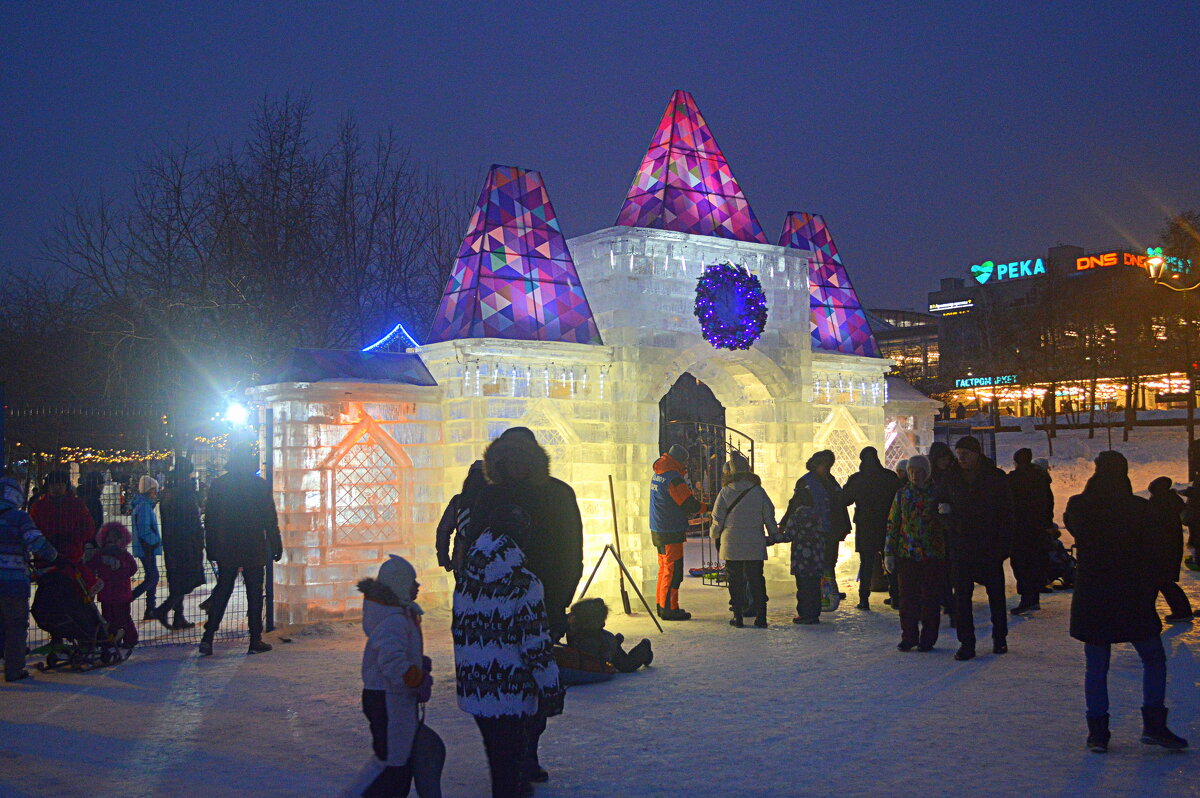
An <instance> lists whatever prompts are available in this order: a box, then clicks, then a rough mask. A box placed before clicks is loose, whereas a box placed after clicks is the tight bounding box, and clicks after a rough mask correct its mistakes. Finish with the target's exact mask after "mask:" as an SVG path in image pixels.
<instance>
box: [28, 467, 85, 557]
mask: <svg viewBox="0 0 1200 798" xmlns="http://www.w3.org/2000/svg"><path fill="white" fill-rule="evenodd" d="M69 483H70V478H69V477H68V475H67V472H66V471H51V472H50V474H49V475H48V476H47V477H46V492H45V493H43V494H42V495H41V497H40V498H39V499H38V500H37V501H36V502H34V503H33V506H32V507H30V508H29V516H30V517H31V518H32V519H33V523H34V524H35V525H36V526H37V528H38V529H40V530H41V531H42V534H43V535H44V536H45V537H46V540H48V541H50V544H51V545H52V546H54V548H55V550H56V551H58V553H59V554H60V555H62V556H63V557H66V558H67V561H68V562H71V563H72V564H75V565H78V564H79V563H81V562H83V547H84V544H86V543H87V542H88V541H89V540H91V539H92V536H93V535H95V534H96V520H95V519H94V518H92V514H91V512H89V511H88V508H87V502H85V501H84V500H83V499H81V498H79V497H78V496H74V495H72V494H71V492H70V484H69Z"/></svg>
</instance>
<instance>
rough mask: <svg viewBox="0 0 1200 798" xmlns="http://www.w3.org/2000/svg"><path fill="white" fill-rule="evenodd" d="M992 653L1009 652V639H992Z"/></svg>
mask: <svg viewBox="0 0 1200 798" xmlns="http://www.w3.org/2000/svg"><path fill="white" fill-rule="evenodd" d="M992 653H993V654H1007V653H1008V641H1007V640H993V641H992Z"/></svg>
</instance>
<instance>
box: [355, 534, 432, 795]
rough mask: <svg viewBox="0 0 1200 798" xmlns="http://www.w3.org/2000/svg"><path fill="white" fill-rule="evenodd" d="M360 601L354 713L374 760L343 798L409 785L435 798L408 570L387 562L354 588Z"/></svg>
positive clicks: (426, 664) (423, 666) (423, 663)
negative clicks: (362, 641)
mask: <svg viewBox="0 0 1200 798" xmlns="http://www.w3.org/2000/svg"><path fill="white" fill-rule="evenodd" d="M358 589H359V591H360V592H362V594H363V620H362V624H363V631H364V632H366V635H367V644H366V646H365V647H364V648H363V659H362V679H363V692H362V707H363V714H364V715H366V716H367V723H368V724H369V725H370V728H371V748H372V750H373V751H374V754H375V755H374V756H373V757H372V758H371V761H370V762H368V763H367V766H366V767H365V768H363V770H362V771H361V772H360V773H359V776H358V779H357V780H356V781H355V786H354V788H353V789H352V791H351V792H350V794H351V795H362V796H397V795H398V796H404V795H408V791H409V785H410V784H411V783H412V782H413V781H416V785H417V795H418V796H420V798H435V797H439V796H441V794H442V793H441V779H442V766H443V764H445V761H446V747H445V745H443V744H442V740H441V738H440V737H438V735H437V734H436V733H435V732H434V731H433V730H432V729H430V728H429V727H428V726H426V725H425V722H424V717H423V716H424V712H423V710H422V707H421V705H422V704H424V703H425V702H427V701H428V700H429V696H430V691H431V689H432V687H433V677H432V676H431V675H430V671H431V670H432V663H431V662H430V660H429V658H428V657H426V656H425V655H424V652H423V642H422V639H421V614H422V610H421V608H420V606H418V605H417V603H416V598H417V592H418V591H419V589H420V584H419V583H418V582H417V573H416V571H415V570H414V569H413V567H412V565H410V564H409V563H408V561H407V560H405V559H404V558H403V557H397V556H396V555H394V554H393V555H389V557H388V559H387V561H386V562H385V563H383V565H381V566H379V574H378V576H377V577H376V578H375V579H363V580H362V581H360V582H359V583H358Z"/></svg>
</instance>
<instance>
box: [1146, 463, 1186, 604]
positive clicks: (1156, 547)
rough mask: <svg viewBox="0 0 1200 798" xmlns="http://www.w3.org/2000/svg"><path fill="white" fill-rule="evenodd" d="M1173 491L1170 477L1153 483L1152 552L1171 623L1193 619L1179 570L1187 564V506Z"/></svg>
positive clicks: (1160, 590) (1159, 585)
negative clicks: (1185, 562) (1185, 546)
mask: <svg viewBox="0 0 1200 798" xmlns="http://www.w3.org/2000/svg"><path fill="white" fill-rule="evenodd" d="M1171 488H1172V482H1171V478H1170V477H1159V478H1158V479H1156V480H1154V481H1153V482H1151V483H1150V535H1151V541H1152V542H1151V549H1152V552H1153V554H1154V558H1155V561H1156V567H1155V573H1156V574H1157V576H1156V581H1157V583H1158V590H1159V592H1160V593H1162V594H1163V598H1165V599H1166V600H1167V606H1169V607H1170V608H1171V614H1170V615H1168V616H1167V621H1168V622H1169V623H1179V622H1181V621H1190V620H1191V619H1192V603H1191V602H1190V601H1188V597H1187V594H1186V593H1184V592H1183V588H1181V587H1179V567H1180V563H1181V562H1182V561H1183V520H1182V517H1183V510H1184V507H1185V506H1186V504H1185V503H1184V501H1183V499H1182V498H1180V496H1179V494H1178V493H1176V492H1175V491H1174V490H1172V489H1171Z"/></svg>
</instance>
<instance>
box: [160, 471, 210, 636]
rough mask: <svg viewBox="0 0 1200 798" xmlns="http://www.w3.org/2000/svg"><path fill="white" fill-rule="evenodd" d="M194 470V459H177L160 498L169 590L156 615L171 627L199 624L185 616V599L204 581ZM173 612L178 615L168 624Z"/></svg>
mask: <svg viewBox="0 0 1200 798" xmlns="http://www.w3.org/2000/svg"><path fill="white" fill-rule="evenodd" d="M195 470H196V469H195V467H194V466H193V465H192V461H191V460H188V459H186V458H183V457H181V458H179V459H178V460H177V461H175V468H174V469H173V470H172V471H171V473H170V475H168V477H167V489H166V490H164V491H163V492H162V496H161V497H160V498H159V501H158V515H159V520H160V523H161V526H162V533H161V534H162V543H163V559H164V560H165V561H166V568H167V587H168V590H169V592H168V594H167V600H166V601H165V602H163V603H162V604H160V605H159V606H158V608H157V609H156V610H155V611H154V617H155V618H157V619H158V622H159V623H161V624H162V625H163V626H165V627H167V628H168V629H191V628H192V627H193V626H195V625H196V624H194V623H192V622H191V621H189V620H188V619H187V618H185V617H184V614H183V600H184V599H185V598H187V595H188V594H189V593H191V592H192V591H193V590H195V589H196V588H198V587H200V586H201V585H203V584H204V525H203V524H201V523H200V497H199V496H198V495H197V493H196V482H195V479H194V478H193V472H194V471H195ZM171 613H174V615H175V618H174V620H173V621H171V622H170V623H168V621H167V617H168V616H169V615H170V614H171Z"/></svg>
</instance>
